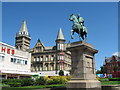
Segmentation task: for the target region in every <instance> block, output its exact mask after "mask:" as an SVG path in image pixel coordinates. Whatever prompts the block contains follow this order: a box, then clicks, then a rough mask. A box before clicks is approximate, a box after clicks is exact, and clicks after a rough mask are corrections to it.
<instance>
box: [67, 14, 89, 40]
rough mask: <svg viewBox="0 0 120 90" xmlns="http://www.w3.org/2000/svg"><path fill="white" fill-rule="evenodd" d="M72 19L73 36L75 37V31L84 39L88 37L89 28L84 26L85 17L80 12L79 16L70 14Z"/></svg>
mask: <svg viewBox="0 0 120 90" xmlns="http://www.w3.org/2000/svg"><path fill="white" fill-rule="evenodd" d="M69 20H70V21H73V26H72V30H71V38H72V39H73V35H74V32H76V33H77V34H78V35H79V38H80V37H81V38H82V40H84V41H85V40H86V39H87V28H86V27H85V26H84V19H83V18H82V17H80V14H78V18H77V17H76V16H75V15H73V14H72V15H70V19H69Z"/></svg>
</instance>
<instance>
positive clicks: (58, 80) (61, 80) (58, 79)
mask: <svg viewBox="0 0 120 90" xmlns="http://www.w3.org/2000/svg"><path fill="white" fill-rule="evenodd" d="M67 81H68V80H67V79H66V76H52V77H50V78H48V79H47V84H48V85H50V84H65V83H66V82H67Z"/></svg>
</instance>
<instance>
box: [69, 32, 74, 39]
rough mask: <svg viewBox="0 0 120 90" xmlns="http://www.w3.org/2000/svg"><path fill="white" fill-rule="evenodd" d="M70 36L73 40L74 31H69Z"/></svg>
mask: <svg viewBox="0 0 120 90" xmlns="http://www.w3.org/2000/svg"><path fill="white" fill-rule="evenodd" d="M70 34H71V38H72V39H73V35H74V30H71V31H70Z"/></svg>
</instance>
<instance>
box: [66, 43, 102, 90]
mask: <svg viewBox="0 0 120 90" xmlns="http://www.w3.org/2000/svg"><path fill="white" fill-rule="evenodd" d="M67 50H69V51H71V58H72V79H71V81H69V82H68V83H67V90H101V83H100V82H99V81H98V80H97V79H96V71H95V61H94V55H95V53H97V52H98V50H96V49H94V46H93V45H91V44H88V43H86V42H84V41H78V42H73V43H71V46H70V47H68V48H67Z"/></svg>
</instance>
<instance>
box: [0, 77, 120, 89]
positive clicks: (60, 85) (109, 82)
mask: <svg viewBox="0 0 120 90" xmlns="http://www.w3.org/2000/svg"><path fill="white" fill-rule="evenodd" d="M100 81H101V85H118V84H119V85H120V81H109V80H108V78H102V79H100ZM0 86H1V85H0ZM2 86H6V85H2ZM53 87H66V84H54V85H39V86H25V87H8V88H4V89H2V90H20V89H22V90H23V89H30V90H31V89H41V88H53Z"/></svg>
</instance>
